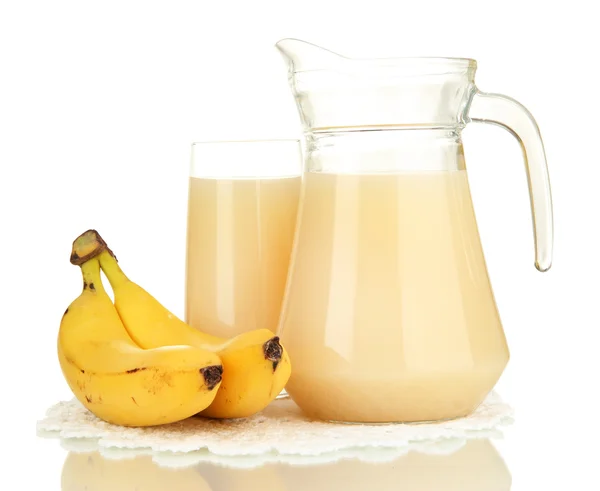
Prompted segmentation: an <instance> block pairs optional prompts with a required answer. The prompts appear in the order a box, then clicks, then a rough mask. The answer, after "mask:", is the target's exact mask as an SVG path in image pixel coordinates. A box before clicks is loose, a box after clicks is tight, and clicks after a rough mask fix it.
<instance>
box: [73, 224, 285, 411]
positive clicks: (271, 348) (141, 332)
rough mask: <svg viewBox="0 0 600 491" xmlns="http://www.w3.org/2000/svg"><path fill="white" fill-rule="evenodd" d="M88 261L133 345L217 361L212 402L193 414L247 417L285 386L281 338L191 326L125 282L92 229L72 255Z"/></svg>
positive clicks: (79, 240)
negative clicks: (181, 349) (106, 286)
mask: <svg viewBox="0 0 600 491" xmlns="http://www.w3.org/2000/svg"><path fill="white" fill-rule="evenodd" d="M90 261H95V262H96V264H99V265H100V267H101V268H102V270H103V271H104V273H105V275H106V277H107V278H108V280H109V282H110V284H111V286H112V289H113V292H114V299H115V303H114V306H113V305H112V303H111V307H112V308H113V312H116V313H117V317H118V318H119V319H120V322H122V325H123V326H124V330H125V331H126V334H127V336H128V338H129V340H130V341H131V342H132V343H133V344H134V345H135V346H138V347H139V348H142V349H143V350H147V351H149V352H153V351H156V350H166V349H173V348H166V347H169V346H173V345H184V346H188V347H192V348H193V349H195V350H197V351H199V352H203V353H206V352H208V353H210V354H212V355H213V356H214V359H218V360H220V364H221V365H222V368H223V369H222V372H221V373H220V375H222V380H221V383H220V386H219V387H218V388H217V387H216V385H215V388H217V390H215V391H213V394H212V399H211V400H210V401H208V404H207V405H206V406H205V407H202V408H199V409H198V410H197V411H196V413H199V414H200V415H202V416H207V417H213V418H241V417H246V416H250V415H252V414H254V413H256V412H258V411H261V410H262V409H264V408H265V407H266V406H267V405H268V404H269V403H270V402H271V401H272V400H273V399H275V397H277V395H278V394H279V393H280V392H281V390H282V389H283V388H284V387H285V384H286V383H287V381H288V379H289V376H290V373H291V364H290V360H289V357H288V355H287V352H286V351H285V349H284V348H283V347H282V346H281V344H280V343H279V338H278V337H277V336H274V335H273V333H272V332H271V331H269V330H268V329H259V330H256V331H251V332H247V333H244V334H240V335H239V336H236V337H235V338H232V339H222V338H218V337H215V336H211V335H209V334H205V333H202V332H200V331H198V330H196V329H194V328H192V327H191V326H189V325H188V324H186V323H185V322H183V321H182V320H180V319H179V318H177V317H176V316H175V315H174V314H172V313H171V312H169V311H168V310H167V309H166V308H165V307H163V306H162V305H161V304H160V303H159V302H158V301H157V300H156V299H155V298H154V297H153V296H151V295H150V294H149V293H148V292H146V291H145V290H144V289H143V288H141V287H140V286H138V285H137V284H135V283H133V282H132V281H131V280H129V279H128V278H127V276H126V275H125V273H123V271H122V270H121V268H120V266H119V264H118V263H117V260H116V258H115V256H114V254H113V253H112V251H111V250H110V249H109V248H108V247H107V245H106V243H105V242H104V240H103V239H102V238H101V237H100V235H99V234H98V233H97V232H96V231H95V230H88V231H87V232H84V233H83V234H82V235H81V236H79V237H78V238H77V239H76V240H75V242H74V243H73V251H72V255H71V262H74V263H76V264H83V265H84V266H85V265H86V264H87V263H88V262H90ZM96 268H97V266H96ZM84 293H85V289H84ZM107 298H108V297H107ZM109 302H110V300H109ZM115 307H116V310H115ZM192 348H188V349H192ZM80 400H81V399H80Z"/></svg>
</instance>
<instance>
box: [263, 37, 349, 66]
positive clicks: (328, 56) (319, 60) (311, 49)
mask: <svg viewBox="0 0 600 491" xmlns="http://www.w3.org/2000/svg"><path fill="white" fill-rule="evenodd" d="M275 47H276V48H277V49H278V50H279V52H280V53H281V55H282V56H283V58H284V60H285V62H286V63H287V65H288V70H289V72H290V73H297V72H308V71H313V70H330V69H333V68H334V67H335V65H336V64H337V62H338V61H339V60H340V59H343V58H344V57H343V56H341V55H338V54H337V53H334V52H333V51H330V50H328V49H325V48H321V47H320V46H317V45H316V44H313V43H309V42H307V41H302V40H300V39H294V38H285V39H282V40H280V41H278V42H277V43H276V44H275Z"/></svg>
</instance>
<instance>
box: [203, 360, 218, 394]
mask: <svg viewBox="0 0 600 491" xmlns="http://www.w3.org/2000/svg"><path fill="white" fill-rule="evenodd" d="M200 374H201V375H202V377H203V378H204V383H205V384H206V387H207V388H208V390H213V389H214V388H215V387H216V386H217V385H218V384H219V383H220V382H221V379H222V378H223V367H222V366H221V365H211V366H209V367H204V368H201V369H200Z"/></svg>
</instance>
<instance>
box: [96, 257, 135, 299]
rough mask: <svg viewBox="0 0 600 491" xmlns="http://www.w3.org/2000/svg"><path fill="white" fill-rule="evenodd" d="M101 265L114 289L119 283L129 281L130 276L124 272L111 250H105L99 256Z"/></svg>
mask: <svg viewBox="0 0 600 491" xmlns="http://www.w3.org/2000/svg"><path fill="white" fill-rule="evenodd" d="M98 259H99V261H100V267H101V268H102V271H104V274H105V275H106V277H107V278H108V281H109V282H110V286H112V288H113V290H114V289H116V288H117V287H118V286H119V285H121V284H123V283H126V282H128V281H129V278H127V276H126V275H125V273H123V270H122V269H121V267H120V266H119V263H117V260H116V259H115V257H114V256H113V255H112V253H111V252H110V251H109V250H104V251H102V252H101V253H100V255H99V256H98Z"/></svg>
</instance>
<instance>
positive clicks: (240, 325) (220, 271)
mask: <svg viewBox="0 0 600 491" xmlns="http://www.w3.org/2000/svg"><path fill="white" fill-rule="evenodd" d="M301 180H302V156H301V148H300V142H299V141H298V140H255V141H213V142H198V143H194V144H193V145H192V162H191V169H190V182H189V197H188V222H187V259H186V305H185V319H186V322H188V323H189V324H190V325H191V326H192V327H194V328H197V329H200V330H202V331H203V332H206V333H208V334H211V335H214V336H218V337H221V338H231V337H233V336H236V335H238V334H241V333H243V332H246V331H251V330H254V329H265V328H266V329H270V330H271V331H273V332H274V333H275V332H276V330H277V324H278V320H279V314H280V309H281V303H282V297H283V293H284V289H285V284H286V278H287V272H288V264H289V260H290V253H291V249H292V244H293V240H294V231H295V226H296V213H297V209H298V201H299V194H300V183H301Z"/></svg>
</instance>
